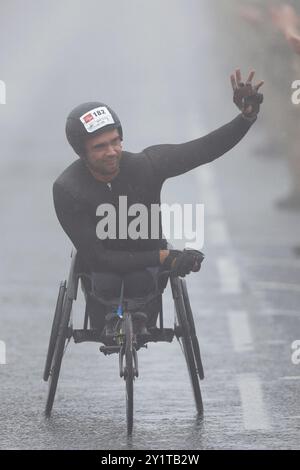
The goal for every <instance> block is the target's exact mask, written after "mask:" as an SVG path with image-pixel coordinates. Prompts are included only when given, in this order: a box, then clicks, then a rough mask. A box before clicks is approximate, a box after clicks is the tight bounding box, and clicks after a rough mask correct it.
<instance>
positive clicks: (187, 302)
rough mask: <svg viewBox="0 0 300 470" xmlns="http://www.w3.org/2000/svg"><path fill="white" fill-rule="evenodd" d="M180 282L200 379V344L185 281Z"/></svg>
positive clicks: (201, 366) (201, 370) (201, 378)
mask: <svg viewBox="0 0 300 470" xmlns="http://www.w3.org/2000/svg"><path fill="white" fill-rule="evenodd" d="M181 284H182V294H183V300H184V306H185V311H186V316H187V321H188V323H189V327H190V335H191V340H192V346H193V352H194V357H195V361H196V366H197V369H198V374H199V378H200V380H203V379H204V370H203V365H202V360H201V353H200V346H199V342H198V338H197V333H196V327H195V322H194V316H193V312H192V308H191V304H190V299H189V295H188V291H187V287H186V282H185V280H184V279H182V281H181Z"/></svg>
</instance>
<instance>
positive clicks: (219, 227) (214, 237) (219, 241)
mask: <svg viewBox="0 0 300 470" xmlns="http://www.w3.org/2000/svg"><path fill="white" fill-rule="evenodd" d="M208 232H209V235H208V236H209V241H210V243H212V244H214V245H218V246H225V245H227V246H228V245H230V237H229V232H228V228H227V225H226V223H225V221H224V220H223V219H221V218H218V219H216V220H210V221H209V224H208Z"/></svg>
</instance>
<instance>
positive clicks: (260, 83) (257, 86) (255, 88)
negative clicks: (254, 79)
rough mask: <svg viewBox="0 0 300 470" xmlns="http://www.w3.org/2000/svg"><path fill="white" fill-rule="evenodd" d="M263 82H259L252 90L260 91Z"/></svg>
mask: <svg viewBox="0 0 300 470" xmlns="http://www.w3.org/2000/svg"><path fill="white" fill-rule="evenodd" d="M264 83H265V82H264V81H263V80H261V81H260V82H259V83H258V84H257V85H255V87H254V90H255V91H257V90H259V89H260V87H261V86H263V84H264Z"/></svg>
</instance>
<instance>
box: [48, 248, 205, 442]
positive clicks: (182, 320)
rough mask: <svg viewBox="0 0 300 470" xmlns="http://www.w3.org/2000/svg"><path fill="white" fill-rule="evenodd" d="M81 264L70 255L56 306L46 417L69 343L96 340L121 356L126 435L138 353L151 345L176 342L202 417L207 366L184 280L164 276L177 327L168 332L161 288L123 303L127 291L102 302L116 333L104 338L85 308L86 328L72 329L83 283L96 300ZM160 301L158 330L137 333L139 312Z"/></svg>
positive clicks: (107, 351)
mask: <svg viewBox="0 0 300 470" xmlns="http://www.w3.org/2000/svg"><path fill="white" fill-rule="evenodd" d="M82 268H83V263H82V262H81V260H80V257H79V255H78V253H77V251H76V250H75V249H74V250H73V251H72V254H71V266H70V271H69V275H68V280H67V281H64V282H61V283H60V286H59V292H58V297H57V302H56V308H55V313H54V319H53V323H52V329H51V334H50V340H49V347H48V352H47V357H46V364H45V369H44V375H43V379H44V380H45V381H46V382H48V385H49V386H48V394H47V400H46V406H45V415H46V417H50V415H51V411H52V408H53V404H54V399H55V393H56V389H57V384H58V379H59V374H60V370H61V364H62V359H63V355H64V352H65V349H66V347H67V345H68V344H69V342H70V341H71V339H73V340H74V342H75V343H82V342H84V341H94V342H98V343H102V345H101V346H100V351H101V352H102V353H103V354H105V355H108V354H118V356H119V369H120V377H121V378H123V379H124V381H125V384H126V418H127V433H128V435H131V434H132V430H133V386H134V380H135V379H136V378H137V377H138V375H139V369H138V356H137V351H138V350H139V349H140V348H141V347H147V343H149V342H160V341H164V342H170V343H171V342H172V341H173V339H174V338H176V339H177V340H178V342H179V343H180V345H181V349H182V351H183V353H184V357H185V361H186V365H187V369H188V373H189V377H190V382H191V385H192V390H193V395H194V399H195V406H196V411H197V413H198V414H200V415H201V414H202V413H203V404H202V396H201V389H200V380H203V379H204V372H203V366H202V361H201V354H200V348H199V343H198V339H197V335H196V329H195V323H194V319H193V313H192V309H191V305H190V301H189V296H188V291H187V287H186V282H185V280H184V279H182V278H180V277H177V276H174V275H170V273H169V272H162V273H161V274H162V275H166V276H167V277H166V279H167V282H168V280H169V282H170V285H171V291H172V297H173V300H174V307H175V309H174V310H175V312H174V313H175V315H174V328H164V318H163V308H162V292H161V291H160V290H159V289H157V290H156V292H154V293H152V294H150V295H149V296H148V297H147V298H143V299H125V298H124V295H123V288H122V289H121V294H120V299H116V301H109V302H108V301H107V300H105V299H100V298H99V299H98V300H99V302H100V303H101V304H104V305H105V307H106V308H107V311H111V312H115V315H116V318H117V320H116V323H115V326H114V334H113V335H112V336H106V335H105V334H104V333H103V331H101V330H99V329H93V328H91V326H90V321H89V320H90V319H89V313H88V311H87V309H86V311H85V315H84V321H83V328H82V329H74V328H73V322H72V304H73V302H74V301H75V300H76V298H77V293H78V285H79V281H80V282H81V287H82V290H83V292H84V295H85V299H86V300H87V299H88V298H89V297H90V296H92V295H93V293H92V291H91V287H90V284H89V282H88V275H87V274H86V272H84V271H83V269H82ZM153 299H155V300H156V302H157V305H158V310H159V311H158V316H157V318H158V326H156V325H155V326H154V327H151V328H149V329H148V331H147V334H143V333H142V331H141V332H139V330H138V328H137V327H136V324H137V319H138V316H139V313H137V312H141V311H142V310H143V308H144V307H145V305H146V304H147V303H148V302H151V301H153Z"/></svg>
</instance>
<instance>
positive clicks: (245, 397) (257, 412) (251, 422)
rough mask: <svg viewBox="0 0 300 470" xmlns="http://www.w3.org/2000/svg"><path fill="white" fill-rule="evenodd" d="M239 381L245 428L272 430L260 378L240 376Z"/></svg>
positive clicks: (253, 375)
mask: <svg viewBox="0 0 300 470" xmlns="http://www.w3.org/2000/svg"><path fill="white" fill-rule="evenodd" d="M237 380H238V387H239V391H240V396H241V401H242V409H243V422H244V428H245V429H247V430H249V431H257V430H268V429H270V423H269V419H268V415H267V412H266V410H265V408H264V402H263V392H262V387H261V382H260V380H259V378H258V377H257V376H256V375H255V374H240V375H238V376H237Z"/></svg>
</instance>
